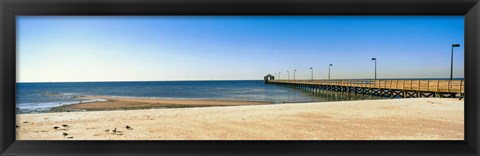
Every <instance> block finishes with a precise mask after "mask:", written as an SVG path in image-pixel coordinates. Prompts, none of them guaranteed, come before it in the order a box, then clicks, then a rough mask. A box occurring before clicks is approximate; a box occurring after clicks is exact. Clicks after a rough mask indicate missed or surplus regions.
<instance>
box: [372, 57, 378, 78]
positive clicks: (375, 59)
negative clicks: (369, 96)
mask: <svg viewBox="0 0 480 156" xmlns="http://www.w3.org/2000/svg"><path fill="white" fill-rule="evenodd" d="M372 60H374V61H375V80H377V58H372Z"/></svg>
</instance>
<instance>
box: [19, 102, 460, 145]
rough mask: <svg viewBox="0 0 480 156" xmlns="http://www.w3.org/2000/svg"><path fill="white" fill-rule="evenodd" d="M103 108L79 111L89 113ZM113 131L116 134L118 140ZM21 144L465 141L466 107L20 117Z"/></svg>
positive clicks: (370, 105)
mask: <svg viewBox="0 0 480 156" xmlns="http://www.w3.org/2000/svg"><path fill="white" fill-rule="evenodd" d="M147 101H148V100H146V101H145V103H148V102H147ZM134 103H135V102H132V103H129V104H130V105H132V104H134ZM145 103H144V104H145ZM151 103H156V102H151ZM192 103H194V102H192ZM219 103H222V104H223V105H234V104H227V103H225V101H220V102H219ZM98 104H100V102H99V103H96V104H95V103H88V104H80V105H72V107H80V106H82V107H81V108H82V109H85V108H87V107H89V108H90V107H91V108H93V107H96V106H94V105H98ZM110 104H114V103H110ZM222 104H219V105H222ZM125 105H128V104H125ZM126 126H129V128H128V129H127V128H126ZM114 129H115V130H116V132H112V130H114ZM16 137H17V139H18V140H463V139H464V101H463V100H459V99H453V98H416V99H384V100H363V101H338V102H316V103H300V104H297V103H292V104H268V105H257V104H255V105H250V106H218V105H217V104H215V106H212V107H198V108H168V109H137V110H111V111H86V112H55V113H42V114H20V115H17V134H16Z"/></svg>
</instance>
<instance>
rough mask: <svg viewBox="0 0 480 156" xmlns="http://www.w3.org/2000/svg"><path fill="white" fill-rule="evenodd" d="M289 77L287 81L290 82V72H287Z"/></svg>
mask: <svg viewBox="0 0 480 156" xmlns="http://www.w3.org/2000/svg"><path fill="white" fill-rule="evenodd" d="M287 76H288V78H287V81H290V72H289V71H288V70H287Z"/></svg>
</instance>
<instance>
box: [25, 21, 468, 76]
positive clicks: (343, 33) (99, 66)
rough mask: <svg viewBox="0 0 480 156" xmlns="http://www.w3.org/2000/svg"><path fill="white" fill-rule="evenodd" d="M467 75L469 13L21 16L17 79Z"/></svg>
mask: <svg viewBox="0 0 480 156" xmlns="http://www.w3.org/2000/svg"><path fill="white" fill-rule="evenodd" d="M452 43H459V44H461V47H459V48H455V49H454V77H458V78H463V77H464V44H463V43H464V17H463V16H17V82H48V81H52V82H64V81H155V80H160V81H163V80H253V79H258V80H260V79H263V76H265V75H266V74H272V75H275V73H278V72H281V78H287V70H289V71H290V78H293V70H294V69H297V72H296V78H297V79H310V74H311V71H310V69H309V68H310V67H313V71H314V78H316V79H326V78H327V77H328V76H327V75H328V64H333V67H332V68H331V78H332V79H349V78H352V79H358V78H373V75H374V62H373V61H372V60H371V58H372V57H376V58H377V60H378V62H377V65H378V67H377V75H378V78H448V77H450V55H451V44H452Z"/></svg>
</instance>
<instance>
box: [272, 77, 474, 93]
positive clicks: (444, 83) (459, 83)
mask: <svg viewBox="0 0 480 156" xmlns="http://www.w3.org/2000/svg"><path fill="white" fill-rule="evenodd" d="M268 82H269V83H284V84H306V85H328V86H343V87H362V88H378V89H390V90H415V91H426V92H437V93H438V92H442V93H464V89H465V87H464V85H465V84H464V83H465V82H464V80H268Z"/></svg>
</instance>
